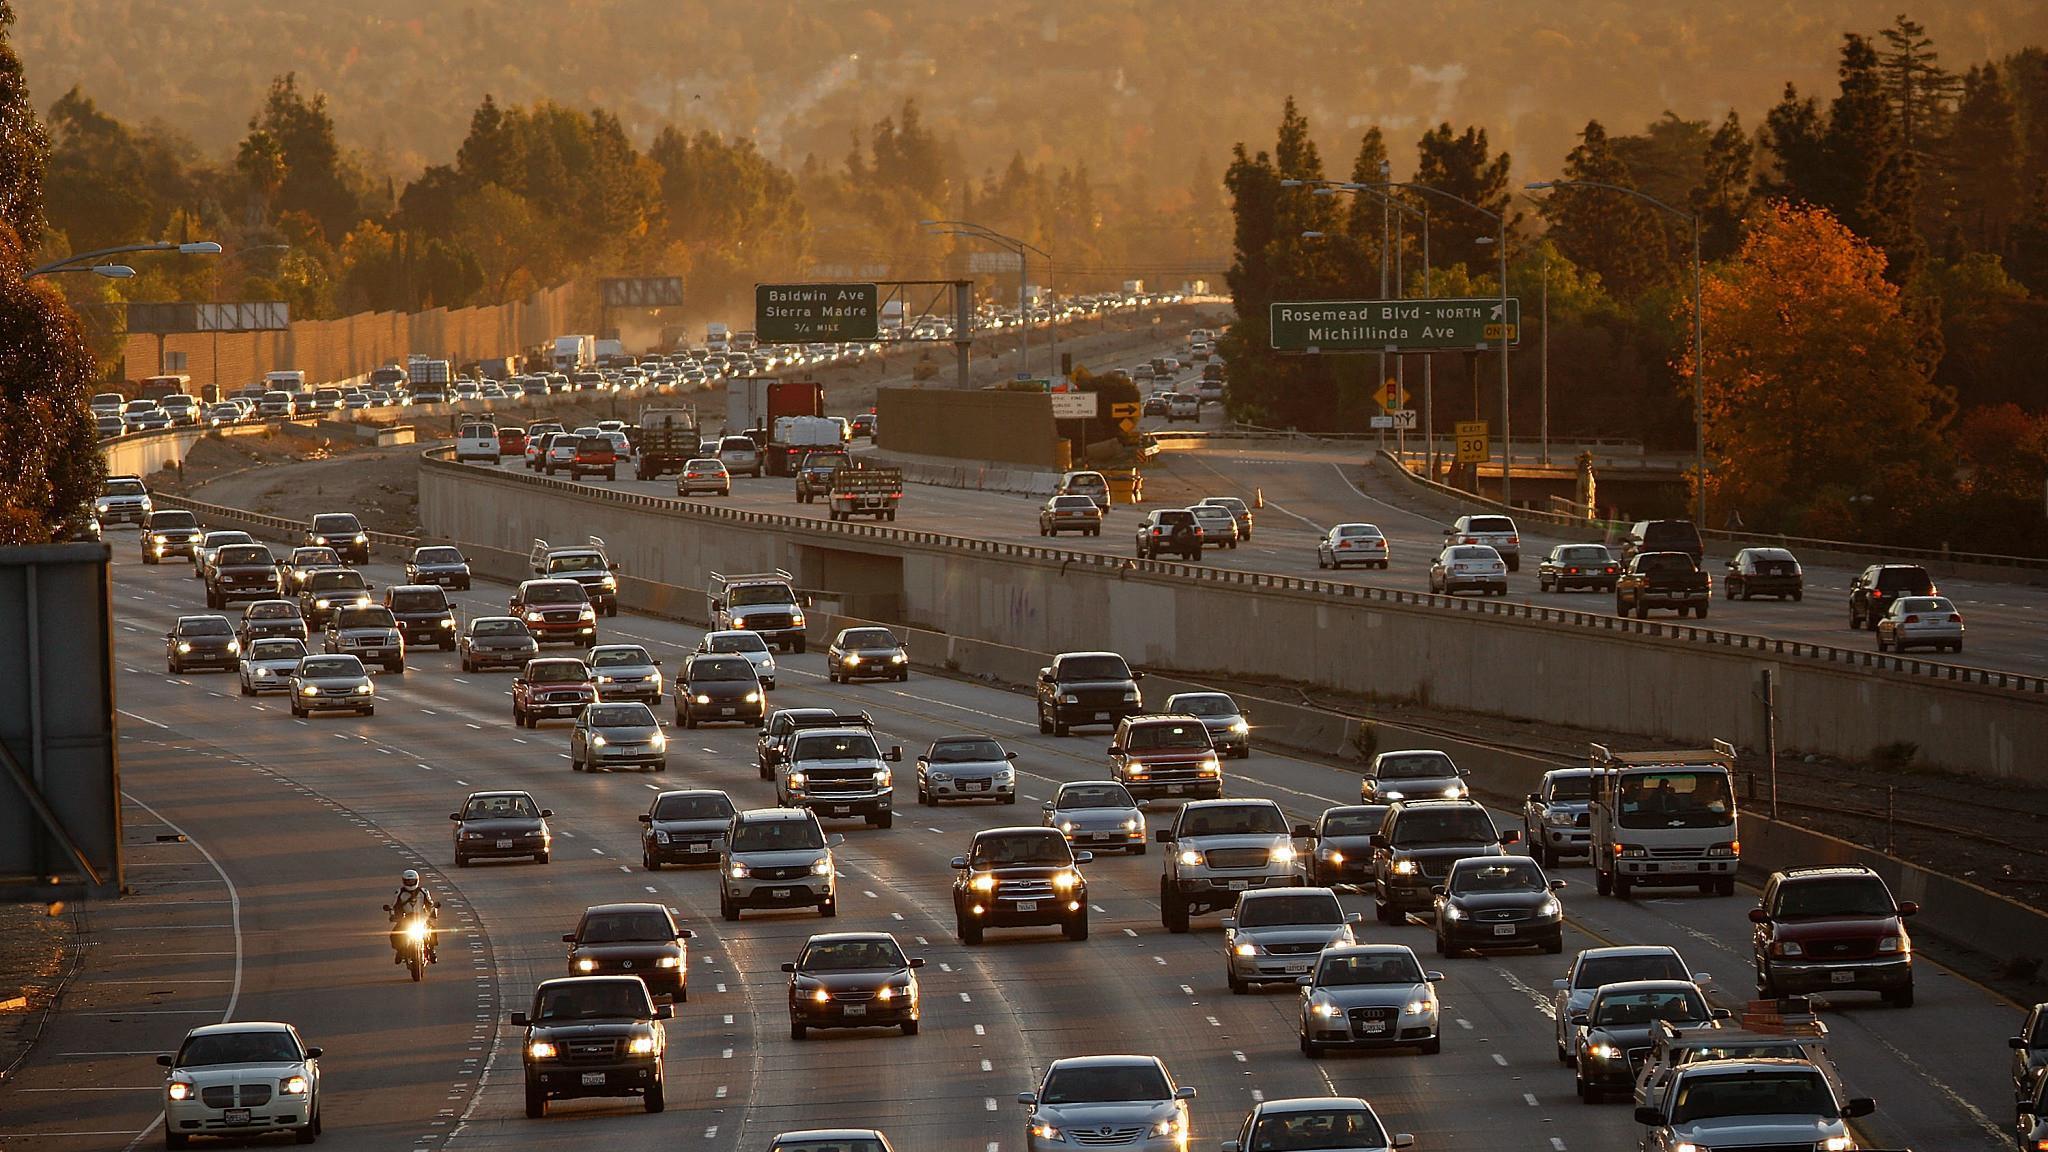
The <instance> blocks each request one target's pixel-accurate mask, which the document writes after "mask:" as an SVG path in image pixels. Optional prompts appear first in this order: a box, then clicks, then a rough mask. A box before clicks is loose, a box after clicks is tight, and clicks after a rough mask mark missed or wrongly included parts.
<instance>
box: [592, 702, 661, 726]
mask: <svg viewBox="0 0 2048 1152" xmlns="http://www.w3.org/2000/svg"><path fill="white" fill-rule="evenodd" d="M583 716H584V718H585V719H586V720H588V721H590V726H591V727H592V728H652V727H654V713H653V712H652V711H650V710H649V709H648V707H647V705H645V704H593V705H591V706H590V707H589V708H586V709H584V712H583Z"/></svg>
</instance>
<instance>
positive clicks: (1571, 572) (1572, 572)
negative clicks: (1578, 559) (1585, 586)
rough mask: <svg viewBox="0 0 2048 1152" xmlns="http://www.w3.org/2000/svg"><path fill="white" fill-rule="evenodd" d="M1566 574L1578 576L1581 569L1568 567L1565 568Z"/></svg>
mask: <svg viewBox="0 0 2048 1152" xmlns="http://www.w3.org/2000/svg"><path fill="white" fill-rule="evenodd" d="M1564 574H1565V575H1567V576H1577V575H1578V574H1579V570H1578V569H1577V568H1567V569H1565V570H1564Z"/></svg>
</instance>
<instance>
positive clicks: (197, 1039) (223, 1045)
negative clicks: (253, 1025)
mask: <svg viewBox="0 0 2048 1152" xmlns="http://www.w3.org/2000/svg"><path fill="white" fill-rule="evenodd" d="M303 1059H305V1054H304V1053H303V1052H300V1051H299V1044H298V1041H296V1040H293V1039H292V1036H291V1033H289V1032H277V1031H270V1030H265V1031H262V1032H209V1033H206V1034H204V1035H200V1036H192V1037H188V1038H187V1039H186V1041H185V1045H184V1047H182V1048H180V1049H178V1059H177V1061H176V1063H177V1066H178V1067H180V1068H206V1067H211V1066H213V1065H216V1064H296V1063H298V1062H299V1061H300V1060H303Z"/></svg>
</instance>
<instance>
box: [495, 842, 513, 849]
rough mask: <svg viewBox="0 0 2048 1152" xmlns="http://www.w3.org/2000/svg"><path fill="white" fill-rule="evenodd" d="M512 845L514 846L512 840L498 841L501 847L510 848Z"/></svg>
mask: <svg viewBox="0 0 2048 1152" xmlns="http://www.w3.org/2000/svg"><path fill="white" fill-rule="evenodd" d="M511 846H512V842H511V841H510V840H500V841H498V847H500V848H510V847H511Z"/></svg>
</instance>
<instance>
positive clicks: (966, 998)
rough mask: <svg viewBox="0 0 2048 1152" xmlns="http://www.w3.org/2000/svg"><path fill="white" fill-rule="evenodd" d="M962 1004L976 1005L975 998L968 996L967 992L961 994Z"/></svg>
mask: <svg viewBox="0 0 2048 1152" xmlns="http://www.w3.org/2000/svg"><path fill="white" fill-rule="evenodd" d="M960 1002H961V1003H962V1004H972V1003H974V997H973V996H971V995H969V994H968V993H966V992H962V993H961V994H960Z"/></svg>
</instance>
